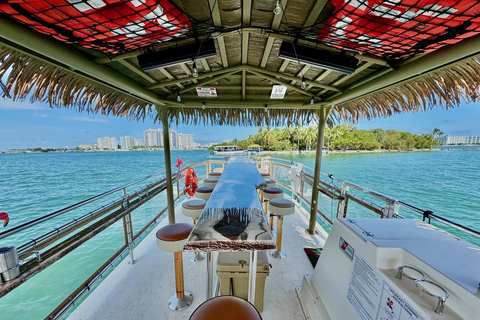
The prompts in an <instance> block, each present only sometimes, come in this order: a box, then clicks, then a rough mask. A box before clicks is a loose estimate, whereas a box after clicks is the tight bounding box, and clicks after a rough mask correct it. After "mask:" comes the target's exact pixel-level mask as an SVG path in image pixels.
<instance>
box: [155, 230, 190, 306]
mask: <svg viewBox="0 0 480 320" xmlns="http://www.w3.org/2000/svg"><path fill="white" fill-rule="evenodd" d="M192 229H193V226H192V225H190V224H187V223H173V224H169V225H168V226H165V227H163V228H161V229H160V230H158V231H157V247H158V248H159V249H160V250H163V251H167V252H173V253H174V256H175V286H176V289H177V293H176V294H174V295H173V296H172V297H171V298H170V300H169V301H168V306H169V307H170V309H172V310H183V309H186V308H188V307H189V306H190V305H191V304H192V301H193V295H192V293H191V292H188V291H185V290H184V288H183V259H182V251H183V246H184V244H185V242H186V241H187V238H188V236H189V235H190V233H191V232H192Z"/></svg>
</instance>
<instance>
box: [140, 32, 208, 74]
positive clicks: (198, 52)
mask: <svg viewBox="0 0 480 320" xmlns="http://www.w3.org/2000/svg"><path fill="white" fill-rule="evenodd" d="M216 55H217V52H216V50H215V43H214V41H213V39H207V40H203V41H202V42H197V43H192V44H187V45H184V46H179V47H174V48H169V49H166V50H161V51H155V52H149V53H146V54H142V55H139V56H138V57H137V58H138V65H139V66H140V69H142V70H143V71H152V70H157V69H159V68H168V67H171V66H174V65H178V64H180V63H192V62H193V63H194V70H193V71H195V69H196V62H195V61H196V60H198V59H209V58H214V57H215V56H216ZM196 73H197V76H198V70H197V72H196ZM193 74H195V72H193ZM194 76H195V75H194Z"/></svg>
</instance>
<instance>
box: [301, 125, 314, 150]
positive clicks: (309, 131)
mask: <svg viewBox="0 0 480 320" xmlns="http://www.w3.org/2000/svg"><path fill="white" fill-rule="evenodd" d="M303 137H304V139H305V141H306V143H307V147H306V148H307V150H308V149H309V146H311V143H312V144H313V142H314V141H315V139H316V138H317V129H316V128H315V126H310V127H307V128H306V129H305V130H304V131H303Z"/></svg>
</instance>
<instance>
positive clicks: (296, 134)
mask: <svg viewBox="0 0 480 320" xmlns="http://www.w3.org/2000/svg"><path fill="white" fill-rule="evenodd" d="M301 136H302V129H300V126H296V127H295V129H293V139H297V151H300V137H301Z"/></svg>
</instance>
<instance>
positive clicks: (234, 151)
mask: <svg viewBox="0 0 480 320" xmlns="http://www.w3.org/2000/svg"><path fill="white" fill-rule="evenodd" d="M211 153H212V154H214V155H216V156H219V155H240V154H244V153H245V150H244V149H241V148H237V146H236V145H232V146H214V147H213V151H212V152H211Z"/></svg>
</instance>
